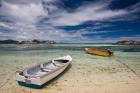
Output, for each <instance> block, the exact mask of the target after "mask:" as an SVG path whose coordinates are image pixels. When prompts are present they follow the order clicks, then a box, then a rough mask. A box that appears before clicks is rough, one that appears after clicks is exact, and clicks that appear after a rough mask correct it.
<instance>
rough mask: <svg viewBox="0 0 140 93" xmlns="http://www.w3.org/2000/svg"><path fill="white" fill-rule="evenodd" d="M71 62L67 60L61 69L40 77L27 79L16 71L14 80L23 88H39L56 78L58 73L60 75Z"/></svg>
mask: <svg viewBox="0 0 140 93" xmlns="http://www.w3.org/2000/svg"><path fill="white" fill-rule="evenodd" d="M71 60H72V59H71ZM71 60H69V62H68V63H66V64H65V65H64V66H63V67H61V68H58V69H56V70H55V71H53V72H51V73H48V74H45V75H43V76H41V77H35V78H34V77H33V78H27V77H25V76H23V75H20V72H18V71H17V72H16V80H17V82H18V83H19V84H20V85H24V86H27V87H32V88H41V87H43V86H44V85H45V84H46V83H47V82H48V81H50V80H52V79H53V78H55V77H56V76H58V75H59V74H60V73H62V72H63V71H64V70H65V69H66V68H67V67H68V65H69V64H70V63H71Z"/></svg>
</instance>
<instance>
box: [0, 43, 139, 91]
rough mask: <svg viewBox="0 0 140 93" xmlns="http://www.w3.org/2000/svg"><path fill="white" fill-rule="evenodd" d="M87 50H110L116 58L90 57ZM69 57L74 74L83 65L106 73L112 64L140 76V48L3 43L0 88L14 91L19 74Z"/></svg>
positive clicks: (0, 57) (109, 45) (106, 45)
mask: <svg viewBox="0 0 140 93" xmlns="http://www.w3.org/2000/svg"><path fill="white" fill-rule="evenodd" d="M86 47H95V48H99V49H108V50H111V51H113V52H114V55H113V56H112V57H101V56H93V55H89V54H86V53H85V51H84V48H86ZM65 55H71V56H72V58H73V61H72V68H71V69H70V72H69V74H70V75H71V74H74V73H76V72H73V71H75V70H76V69H80V67H79V66H81V65H83V66H84V69H89V67H90V66H91V65H88V66H85V65H87V64H93V66H94V67H95V68H94V67H93V68H94V70H95V71H96V70H97V69H98V70H97V72H98V71H99V70H100V69H101V68H105V70H106V69H108V68H109V67H110V65H112V66H113V64H115V66H116V67H114V68H117V66H119V65H124V68H126V69H130V71H131V70H132V73H133V71H134V74H135V75H136V76H137V77H139V76H140V46H133V45H131V46H128V45H113V44H53V45H46V44H25V45H22V44H21V45H17V44H0V88H1V89H6V88H11V89H12V87H17V85H16V82H15V71H17V70H21V69H24V68H26V67H30V66H33V65H36V64H38V63H40V62H45V61H46V60H50V59H53V58H57V57H61V56H65ZM116 64H117V65H116ZM98 66H99V67H101V68H99V67H98ZM127 66H128V67H127ZM81 71H82V70H81ZM107 71H108V70H107ZM113 71H114V70H113ZM115 71H116V70H115ZM108 72H110V71H108ZM81 73H82V72H81ZM95 73H96V72H95ZM63 78H66V77H63ZM63 78H62V79H63ZM75 78H76V77H75ZM74 80H75V79H74ZM0 91H1V90H0ZM5 91H6V90H5Z"/></svg>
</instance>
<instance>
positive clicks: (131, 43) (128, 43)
mask: <svg viewBox="0 0 140 93" xmlns="http://www.w3.org/2000/svg"><path fill="white" fill-rule="evenodd" d="M114 44H116V45H140V41H134V40H122V41H118V42H116V43H114Z"/></svg>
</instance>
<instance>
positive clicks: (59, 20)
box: [48, 3, 127, 26]
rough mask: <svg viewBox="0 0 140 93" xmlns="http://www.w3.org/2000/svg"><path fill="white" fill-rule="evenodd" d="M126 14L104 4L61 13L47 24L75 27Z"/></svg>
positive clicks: (84, 6) (85, 6) (83, 6)
mask: <svg viewBox="0 0 140 93" xmlns="http://www.w3.org/2000/svg"><path fill="white" fill-rule="evenodd" d="M125 14H127V11H125V10H114V11H113V10H111V9H109V8H108V4H106V3H95V4H90V5H82V6H80V7H79V8H78V9H76V10H75V11H74V12H70V13H69V12H67V11H63V12H61V15H59V16H58V17H56V18H53V19H50V20H49V21H48V22H49V23H51V24H52V25H56V26H75V25H79V24H82V23H84V22H87V21H105V20H106V21H107V20H109V19H112V18H118V17H120V16H123V15H125Z"/></svg>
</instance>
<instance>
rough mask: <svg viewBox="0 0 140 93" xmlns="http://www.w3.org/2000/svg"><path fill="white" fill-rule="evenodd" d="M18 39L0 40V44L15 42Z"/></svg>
mask: <svg viewBox="0 0 140 93" xmlns="http://www.w3.org/2000/svg"><path fill="white" fill-rule="evenodd" d="M17 43H18V41H15V40H0V44H17Z"/></svg>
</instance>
